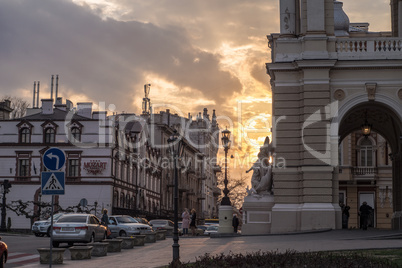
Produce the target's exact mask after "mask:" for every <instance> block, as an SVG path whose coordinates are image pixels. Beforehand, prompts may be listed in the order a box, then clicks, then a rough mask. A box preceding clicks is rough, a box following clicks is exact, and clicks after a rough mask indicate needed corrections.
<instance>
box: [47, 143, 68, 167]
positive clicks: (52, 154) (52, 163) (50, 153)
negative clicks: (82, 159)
mask: <svg viewBox="0 0 402 268" xmlns="http://www.w3.org/2000/svg"><path fill="white" fill-rule="evenodd" d="M65 163H66V156H65V155H64V152H63V151H62V150H60V149H59V148H55V147H53V148H50V149H48V150H47V151H46V152H45V153H44V154H43V164H44V165H45V167H46V168H47V169H48V170H52V171H56V170H60V169H61V168H62V167H63V166H64V164H65Z"/></svg>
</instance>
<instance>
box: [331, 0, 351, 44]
mask: <svg viewBox="0 0 402 268" xmlns="http://www.w3.org/2000/svg"><path fill="white" fill-rule="evenodd" d="M342 6H343V3H342V2H338V1H336V0H335V1H334V27H335V36H349V17H348V15H346V13H345V12H344V11H343V9H342Z"/></svg>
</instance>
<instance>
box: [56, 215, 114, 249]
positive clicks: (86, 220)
mask: <svg viewBox="0 0 402 268" xmlns="http://www.w3.org/2000/svg"><path fill="white" fill-rule="evenodd" d="M106 236H107V228H106V226H104V225H102V224H101V222H100V221H99V219H98V218H97V217H96V216H95V215H92V214H66V215H63V216H62V217H60V218H59V220H58V221H57V223H55V224H53V247H55V248H57V247H58V246H59V244H60V243H68V245H70V246H72V245H74V243H92V242H97V241H102V240H104V239H106Z"/></svg>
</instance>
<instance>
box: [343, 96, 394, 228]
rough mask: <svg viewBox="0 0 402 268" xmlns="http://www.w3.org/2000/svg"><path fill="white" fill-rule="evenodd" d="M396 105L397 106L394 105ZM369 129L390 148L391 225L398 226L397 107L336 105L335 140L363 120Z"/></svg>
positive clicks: (364, 103)
mask: <svg viewBox="0 0 402 268" xmlns="http://www.w3.org/2000/svg"><path fill="white" fill-rule="evenodd" d="M396 108H399V107H397V106H396ZM366 119H367V121H368V122H369V123H370V124H371V125H372V130H373V131H375V132H376V133H379V134H380V135H381V136H383V137H384V138H385V139H386V141H387V142H388V144H389V147H390V148H391V152H390V158H391V160H392V209H393V215H392V228H393V229H402V219H401V218H402V157H401V152H402V119H401V118H400V111H398V110H397V111H395V109H393V107H392V106H390V105H387V104H385V103H382V102H377V101H376V102H375V101H365V102H360V103H358V104H356V105H355V106H353V107H348V110H347V111H346V110H345V109H342V107H341V109H340V118H339V122H340V123H339V141H342V140H343V139H344V138H345V137H346V136H347V135H348V134H349V133H352V132H353V131H356V130H359V129H360V127H361V125H362V124H363V123H364V121H365V120H366Z"/></svg>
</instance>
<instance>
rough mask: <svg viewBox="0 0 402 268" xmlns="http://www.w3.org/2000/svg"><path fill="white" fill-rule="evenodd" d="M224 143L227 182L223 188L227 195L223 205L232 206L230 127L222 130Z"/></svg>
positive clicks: (225, 180) (225, 181) (223, 199)
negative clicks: (229, 155) (230, 197)
mask: <svg viewBox="0 0 402 268" xmlns="http://www.w3.org/2000/svg"><path fill="white" fill-rule="evenodd" d="M222 145H223V149H224V150H225V179H224V181H223V183H224V184H225V189H223V193H224V194H225V196H224V197H223V198H222V201H221V205H222V206H230V205H231V203H230V199H229V196H228V193H229V189H228V151H229V148H230V131H229V130H228V129H226V130H223V131H222Z"/></svg>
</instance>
